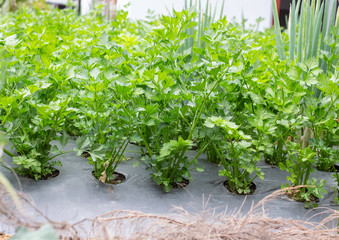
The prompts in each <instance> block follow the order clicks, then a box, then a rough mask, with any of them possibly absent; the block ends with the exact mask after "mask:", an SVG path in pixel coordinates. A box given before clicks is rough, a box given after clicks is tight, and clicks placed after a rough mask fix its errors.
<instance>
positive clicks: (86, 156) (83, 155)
mask: <svg viewBox="0 0 339 240" xmlns="http://www.w3.org/2000/svg"><path fill="white" fill-rule="evenodd" d="M81 156H82V157H84V158H89V157H90V156H91V154H89V152H88V151H84V152H83V153H81Z"/></svg>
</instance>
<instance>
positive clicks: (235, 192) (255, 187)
mask: <svg viewBox="0 0 339 240" xmlns="http://www.w3.org/2000/svg"><path fill="white" fill-rule="evenodd" d="M223 185H224V187H225V188H226V189H227V190H228V191H229V192H231V193H234V194H238V195H251V194H253V193H254V192H255V190H256V189H257V185H256V184H255V183H254V182H251V184H250V192H249V193H247V194H246V193H238V192H237V191H231V190H230V187H229V185H228V181H227V180H226V181H225V182H224V183H223Z"/></svg>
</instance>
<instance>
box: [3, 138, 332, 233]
mask: <svg viewBox="0 0 339 240" xmlns="http://www.w3.org/2000/svg"><path fill="white" fill-rule="evenodd" d="M74 146H75V142H73V141H71V142H70V143H69V144H68V145H67V149H72V148H73V147H74ZM134 151H138V147H137V146H135V145H131V144H130V145H129V146H128V148H127V151H126V158H131V159H130V160H127V161H124V162H122V163H121V164H120V165H119V168H118V169H117V171H118V172H120V173H123V174H124V175H125V176H126V181H125V182H123V183H121V184H117V185H111V184H106V183H102V182H100V181H98V180H97V179H95V178H94V177H93V175H92V168H91V167H90V166H89V165H88V163H87V159H86V158H84V157H81V156H75V155H74V154H73V153H69V154H66V155H64V156H63V157H59V159H60V161H61V162H62V167H57V168H58V170H59V171H60V174H59V176H57V177H56V178H53V179H50V180H45V181H35V180H32V179H29V178H25V177H20V176H19V179H20V185H21V187H22V191H23V192H24V193H25V194H27V196H28V197H29V198H30V199H32V202H33V203H34V204H35V205H36V206H37V207H38V208H39V209H40V210H41V211H42V212H43V213H44V214H46V216H47V217H49V218H50V219H52V220H55V221H66V222H67V223H69V224H72V223H75V222H78V221H80V220H82V219H84V218H94V217H96V216H97V215H100V214H104V213H107V212H110V211H116V210H129V211H140V212H142V213H145V214H159V215H164V214H168V213H169V212H170V210H171V209H173V208H174V207H175V206H180V207H183V208H184V209H185V210H187V211H188V212H189V213H190V214H197V213H201V212H202V211H203V210H204V209H214V210H215V214H220V213H223V212H225V211H226V212H227V213H234V212H238V211H239V212H240V213H242V214H246V213H247V212H248V211H249V210H250V209H251V207H252V205H253V204H255V203H258V202H259V201H260V200H262V199H263V198H265V197H266V196H268V195H270V194H272V193H273V192H274V191H276V190H279V189H280V188H281V184H283V183H285V181H286V175H287V173H286V172H283V171H281V170H279V168H272V167H271V166H269V165H267V164H266V163H264V161H260V162H259V164H258V165H259V167H260V168H261V169H262V170H263V171H264V173H265V181H263V180H260V179H256V180H255V184H256V186H257V188H256V191H255V193H254V194H252V195H247V196H244V195H236V194H233V193H230V192H229V191H227V189H226V188H225V187H224V184H223V183H224V181H225V179H224V178H223V177H219V176H218V174H217V173H218V170H219V168H220V167H218V166H217V165H215V164H211V163H208V162H207V160H206V156H205V155H201V156H200V157H199V159H198V160H199V166H202V167H204V169H205V171H204V172H197V171H194V172H193V173H192V176H193V178H194V179H193V180H192V181H190V183H189V185H188V186H187V187H185V188H182V189H174V190H173V191H171V192H169V193H165V192H164V191H163V190H162V188H161V187H159V186H158V185H156V184H155V183H154V182H153V181H151V179H150V178H149V172H147V171H146V170H144V169H143V168H140V167H133V164H134V163H135V162H136V161H138V160H139V159H140V154H138V153H135V152H134ZM194 155H195V151H190V152H189V153H188V156H194ZM4 159H5V161H6V160H7V161H8V160H9V159H8V158H7V157H6V156H5V157H4ZM1 172H3V173H4V174H5V176H6V177H7V178H8V179H9V180H10V181H11V183H12V184H13V186H14V187H15V188H16V189H17V190H20V185H19V184H18V182H17V180H16V178H15V176H14V175H13V174H12V173H11V172H10V171H8V170H5V169H1ZM331 175H332V174H331V173H328V172H321V171H317V172H315V173H314V174H313V176H314V177H317V178H319V179H326V180H327V184H326V189H327V190H328V191H329V192H330V193H329V194H327V195H325V198H324V199H320V202H319V207H322V208H325V209H326V208H334V205H333V202H332V200H333V194H332V192H331V186H332V185H334V183H333V179H332V178H331ZM265 209H266V211H265V212H266V214H267V216H268V217H272V218H279V217H282V218H290V219H294V220H309V218H310V217H312V218H311V219H310V220H311V221H312V222H320V221H321V220H322V219H323V218H324V217H325V216H327V215H326V214H323V215H321V214H320V215H317V216H314V215H315V214H317V213H321V212H324V209H314V210H312V211H310V210H307V209H305V208H304V204H303V203H299V202H295V201H294V200H291V199H290V198H288V197H287V196H286V195H283V196H281V197H278V198H276V199H274V200H272V201H270V202H268V203H267V205H265ZM2 224H3V225H6V223H2ZM88 227H90V226H88ZM2 229H5V228H4V226H3V228H2ZM88 230H90V229H88Z"/></svg>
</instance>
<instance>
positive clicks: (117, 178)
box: [92, 171, 126, 184]
mask: <svg viewBox="0 0 339 240" xmlns="http://www.w3.org/2000/svg"><path fill="white" fill-rule="evenodd" d="M92 175H93V176H94V177H95V175H94V171H92ZM113 177H114V179H113V180H111V181H110V182H106V183H107V184H120V183H123V182H124V181H126V177H125V175H124V174H122V173H119V172H114V173H113ZM95 178H96V177H95ZM96 179H97V178H96ZM98 180H99V179H98ZM99 181H100V180H99Z"/></svg>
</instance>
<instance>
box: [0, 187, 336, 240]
mask: <svg viewBox="0 0 339 240" xmlns="http://www.w3.org/2000/svg"><path fill="white" fill-rule="evenodd" d="M0 194H1V196H2V197H1V198H0V206H1V207H0V221H1V222H3V223H6V224H7V225H10V226H14V227H16V226H25V227H27V228H30V229H38V228H39V227H40V226H42V225H43V224H45V223H46V222H47V223H49V224H50V225H52V226H53V228H54V229H55V230H56V231H57V232H58V233H59V234H60V235H62V236H66V237H64V238H63V239H80V237H81V238H82V239H83V238H84V236H89V235H91V236H93V237H95V239H110V240H111V239H192V240H193V239H194V240H199V239H204V240H206V239H230V240H233V239H242V240H247V239H251V240H253V239H263V240H265V239H270V240H271V239H273V240H275V239H284V240H285V239H312V240H313V239H339V234H338V233H337V229H336V227H333V226H334V225H333V224H334V223H335V224H336V221H337V219H338V217H339V212H338V211H334V210H329V209H328V214H327V217H325V218H324V219H323V221H322V222H321V223H318V224H313V223H310V222H308V221H301V220H292V219H284V218H276V219H272V218H270V217H268V216H266V215H265V211H264V204H265V203H267V202H268V201H269V200H270V199H273V198H275V197H277V196H280V195H282V194H284V191H282V190H280V191H277V192H274V193H273V194H271V195H269V196H267V197H266V198H264V199H263V200H262V201H260V202H259V203H258V204H256V205H254V206H252V208H251V210H250V211H249V212H248V213H246V214H244V215H242V214H241V213H240V211H238V212H235V213H232V214H228V213H226V212H225V213H223V214H216V213H215V212H214V211H213V210H212V209H210V210H208V209H206V210H204V211H202V213H200V214H197V215H192V214H190V213H189V212H187V211H186V210H185V209H183V208H176V209H175V210H176V211H175V213H172V214H171V215H168V216H161V215H156V214H145V213H141V212H135V211H124V210H117V211H113V212H110V213H106V214H103V215H100V216H98V217H96V218H95V219H84V220H83V221H81V222H79V223H76V224H73V225H70V224H68V223H65V222H55V221H52V220H51V219H49V218H47V217H46V216H45V215H44V214H43V213H42V212H40V211H39V210H38V209H37V208H36V207H34V206H33V205H32V204H31V203H30V201H29V200H28V199H27V198H26V197H25V196H24V195H23V194H22V193H18V196H19V198H20V202H21V204H22V205H23V209H25V212H24V211H23V210H18V207H17V206H16V205H15V204H14V203H13V201H12V200H11V196H10V195H9V194H8V192H7V191H6V189H5V188H4V187H2V186H0ZM27 209H29V211H28V212H29V213H30V214H27ZM37 219H39V220H37ZM89 223H90V224H91V232H90V233H89V232H87V231H86V230H85V227H84V226H85V225H87V227H88V224H89ZM329 223H331V224H332V225H331V226H332V227H326V226H329V225H328V224H329Z"/></svg>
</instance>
